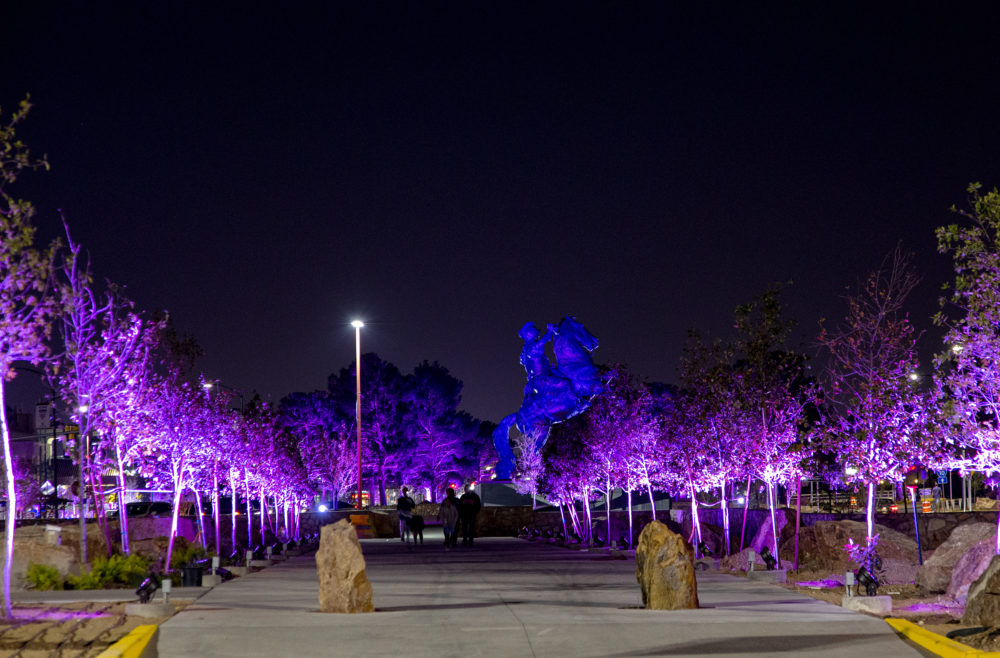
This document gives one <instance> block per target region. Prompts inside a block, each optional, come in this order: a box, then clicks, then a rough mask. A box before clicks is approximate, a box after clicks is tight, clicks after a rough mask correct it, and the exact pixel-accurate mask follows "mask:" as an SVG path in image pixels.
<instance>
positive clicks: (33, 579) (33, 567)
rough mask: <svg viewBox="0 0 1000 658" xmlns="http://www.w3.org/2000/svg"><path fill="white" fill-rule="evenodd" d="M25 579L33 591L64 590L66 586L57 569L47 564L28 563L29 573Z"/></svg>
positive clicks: (25, 575)
mask: <svg viewBox="0 0 1000 658" xmlns="http://www.w3.org/2000/svg"><path fill="white" fill-rule="evenodd" d="M24 577H25V579H27V581H28V583H30V584H31V589H37V590H39V591H50V590H54V589H63V588H64V587H65V586H66V583H65V581H64V580H63V577H62V574H60V573H59V570H58V569H56V568H55V567H50V566H48V565H47V564H35V563H34V562H29V563H28V571H27V573H25V574H24Z"/></svg>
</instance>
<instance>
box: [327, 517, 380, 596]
mask: <svg viewBox="0 0 1000 658" xmlns="http://www.w3.org/2000/svg"><path fill="white" fill-rule="evenodd" d="M316 574H317V576H319V609H320V612H347V613H354V612H374V610H375V607H374V605H372V585H371V583H370V582H369V581H368V574H367V573H365V558H364V555H362V553H361V542H360V541H358V535H357V533H356V532H355V531H354V527H353V526H352V525H351V524H350V522H349V521H348V520H347V519H341V520H340V521H337V522H336V523H334V524H331V525H326V526H323V530H322V531H321V533H320V542H319V550H317V551H316Z"/></svg>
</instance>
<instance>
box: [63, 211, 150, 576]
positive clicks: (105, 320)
mask: <svg viewBox="0 0 1000 658" xmlns="http://www.w3.org/2000/svg"><path fill="white" fill-rule="evenodd" d="M65 228H66V238H67V241H68V244H69V251H68V253H67V255H66V258H65V259H64V262H63V265H62V267H61V268H60V269H61V272H62V275H63V279H64V285H63V289H64V291H65V293H64V297H65V300H66V301H65V311H64V312H63V314H62V318H61V322H60V323H59V325H60V339H61V343H62V353H61V354H60V355H59V359H58V362H57V367H56V369H57V373H58V375H57V376H58V380H59V387H60V390H61V392H62V395H63V399H64V400H65V402H66V404H67V406H68V407H69V408H70V409H72V410H73V418H74V420H76V422H77V424H78V425H79V427H80V432H79V436H80V439H79V445H78V446H77V465H78V467H79V474H80V483H81V489H80V490H81V501H82V502H83V503H84V505H86V502H85V499H84V495H83V492H84V491H85V490H86V488H87V487H85V486H84V484H85V483H89V485H90V487H89V488H90V491H91V500H92V501H93V504H94V511H95V517H96V519H97V522H98V524H99V525H100V527H101V530H102V532H103V533H104V535H105V540H106V541H105V543H106V545H107V547H108V551H109V553H110V551H111V548H112V546H113V544H112V541H111V533H110V529H109V526H108V521H107V514H105V511H104V509H103V506H104V496H103V495H102V494H103V491H102V489H101V480H102V478H101V473H102V472H103V471H104V469H105V467H106V466H107V465H109V464H112V463H114V464H115V465H116V466H118V467H119V472H121V469H120V467H121V464H120V463H117V462H119V461H120V460H119V459H117V450H115V451H111V450H106V449H104V448H106V447H107V446H105V445H104V443H105V442H103V441H101V442H98V443H99V444H100V445H99V446H97V447H98V448H99V449H98V450H96V451H94V450H89V449H88V448H90V447H92V446H91V445H90V439H91V438H93V439H94V440H96V439H97V438H98V434H97V433H96V431H97V430H98V429H99V428H104V429H105V430H106V431H105V432H103V433H102V434H101V435H100V436H102V437H103V438H111V440H112V441H114V440H115V437H114V436H111V437H109V436H108V434H109V433H111V434H114V433H115V426H114V423H113V419H112V418H110V417H109V414H110V413H112V411H120V410H121V407H120V404H118V401H120V400H121V399H122V398H128V397H131V396H132V394H133V393H134V391H133V390H131V389H133V388H134V386H135V385H136V378H143V377H144V374H143V372H144V371H145V370H146V369H147V368H148V364H147V363H146V361H147V358H148V355H149V350H150V349H151V347H153V346H154V345H155V343H156V338H157V335H158V333H159V331H160V330H161V328H162V327H161V325H160V323H148V322H146V321H145V320H144V319H143V318H142V317H141V316H140V315H139V314H138V313H136V312H135V310H134V305H133V304H132V302H131V301H129V300H128V299H126V298H124V297H123V296H122V295H121V294H120V291H119V290H118V288H117V287H115V286H113V285H110V284H109V285H108V287H107V288H108V289H107V291H106V292H105V293H104V294H103V295H99V294H98V293H95V292H94V287H93V284H92V277H91V274H90V268H89V264H88V262H87V260H86V258H85V257H84V255H83V254H82V253H81V252H82V249H81V247H80V245H79V244H78V243H76V242H74V241H73V238H72V236H71V235H70V233H69V227H68V226H67V227H65ZM115 447H117V443H116V444H115ZM123 493H124V491H120V492H119V499H120V496H121V495H122V494H123ZM84 509H85V508H84ZM120 516H121V515H120ZM122 523H123V525H124V526H125V527H126V528H127V520H125V521H122ZM80 528H81V529H80V532H81V537H83V539H82V540H81V541H80V560H81V561H82V562H86V560H87V542H86V536H87V530H86V514H83V513H81V515H80ZM123 541H124V542H125V543H124V545H123V546H124V548H125V549H126V551H127V541H128V540H127V536H126V537H125V538H124V539H123Z"/></svg>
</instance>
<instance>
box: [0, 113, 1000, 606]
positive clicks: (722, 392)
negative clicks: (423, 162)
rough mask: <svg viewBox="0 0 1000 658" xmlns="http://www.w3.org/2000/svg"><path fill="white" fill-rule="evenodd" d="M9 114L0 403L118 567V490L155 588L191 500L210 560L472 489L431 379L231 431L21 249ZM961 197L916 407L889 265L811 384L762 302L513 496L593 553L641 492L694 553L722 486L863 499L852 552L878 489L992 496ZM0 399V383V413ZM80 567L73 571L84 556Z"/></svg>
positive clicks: (159, 357) (393, 383)
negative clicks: (155, 506) (26, 390)
mask: <svg viewBox="0 0 1000 658" xmlns="http://www.w3.org/2000/svg"><path fill="white" fill-rule="evenodd" d="M29 109H30V104H29V103H28V102H27V101H25V102H24V103H22V105H21V106H20V107H19V109H18V111H17V112H15V113H14V114H13V115H12V116H11V117H10V118H9V119H8V120H6V122H5V123H3V125H2V129H0V147H2V148H0V167H2V179H0V195H2V196H0V199H2V208H0V211H2V212H0V218H2V225H0V231H2V233H3V244H2V250H0V310H2V313H3V315H2V322H0V373H3V374H4V375H5V377H4V378H3V381H7V380H10V379H12V378H13V377H14V376H15V375H16V374H17V370H16V369H15V364H16V363H18V362H29V363H32V364H35V365H37V366H41V367H43V368H44V369H45V371H46V372H47V373H48V379H49V381H50V382H51V383H52V385H53V387H54V389H55V390H56V391H57V393H58V395H59V397H60V401H61V406H62V408H63V410H64V411H65V413H66V414H67V415H68V416H69V417H70V418H71V419H72V420H73V421H74V422H75V423H76V424H78V425H79V427H80V434H79V436H80V437H83V438H82V439H80V440H79V441H77V442H75V443H74V444H71V445H67V446H66V449H67V450H68V452H69V454H71V455H72V456H73V458H74V460H75V462H76V464H77V468H78V471H79V475H80V482H81V489H82V491H84V495H83V496H82V498H84V499H85V500H87V501H89V505H90V507H91V508H92V509H93V510H94V513H95V517H96V518H97V520H98V523H99V524H100V527H101V530H102V532H103V533H104V534H105V535H106V540H107V541H106V544H107V546H108V550H109V551H113V550H116V548H120V550H121V551H123V552H124V553H128V552H129V551H130V546H129V538H128V522H127V518H126V517H125V515H124V514H122V515H121V516H122V519H121V522H120V524H119V525H118V526H117V530H115V531H113V526H112V525H111V524H109V523H108V521H107V516H108V515H107V512H108V511H109V510H108V509H107V507H108V505H109V500H110V497H112V496H114V497H115V500H116V501H122V500H123V499H124V494H125V492H126V491H127V490H128V489H129V488H130V483H129V482H128V481H126V475H127V474H129V473H134V474H135V477H136V478H137V479H138V480H140V481H141V482H142V483H143V484H144V486H145V487H146V488H160V489H165V490H168V491H169V492H170V495H171V498H172V501H173V507H172V515H173V523H172V528H171V533H170V540H169V543H168V547H167V550H166V559H165V562H164V564H166V565H169V564H170V563H171V552H172V551H173V541H174V536H175V534H176V527H177V522H178V515H179V511H180V504H179V503H180V501H181V499H182V496H184V495H185V493H187V492H191V493H193V494H194V501H195V504H196V507H197V510H198V513H197V518H198V520H199V522H200V523H202V532H201V533H200V537H201V541H202V543H203V546H204V548H205V549H206V550H209V549H211V550H215V551H216V552H219V553H221V552H222V551H223V550H224V549H223V546H224V544H225V543H226V541H228V544H229V546H230V548H235V547H236V546H237V545H238V544H243V545H244V546H253V545H254V544H255V543H256V541H255V535H256V537H258V538H259V540H261V541H262V540H263V537H264V536H265V533H267V532H270V533H272V534H273V535H287V536H295V535H296V533H297V524H296V519H297V515H298V514H299V512H300V511H301V510H302V509H303V507H304V506H307V505H310V504H311V503H312V501H313V500H314V499H315V498H316V497H317V496H319V497H321V498H322V499H324V500H327V499H333V500H338V499H340V498H342V497H343V496H344V494H345V493H347V492H350V491H353V490H355V489H357V488H359V485H360V486H361V487H365V488H367V489H368V491H369V492H370V496H371V497H372V501H373V502H375V501H377V502H378V503H381V504H385V503H387V502H389V495H388V491H389V490H390V489H392V488H396V487H399V486H401V485H402V484H404V483H405V484H410V485H413V486H417V487H420V488H421V489H423V490H425V491H426V492H427V493H428V495H429V497H430V499H431V500H435V499H436V498H437V497H438V496H440V495H441V494H442V493H443V491H444V490H445V489H446V488H447V487H448V486H454V485H456V484H458V483H461V482H462V481H467V480H471V479H478V478H480V477H482V474H483V473H484V472H488V471H489V466H490V464H491V462H492V461H495V456H494V454H493V452H492V447H491V445H490V439H489V436H490V424H489V423H484V422H483V421H480V420H478V419H475V418H473V417H471V416H470V415H469V414H467V413H465V412H463V411H462V410H461V409H460V404H461V391H462V382H460V381H459V380H457V379H456V378H455V377H453V376H452V375H451V374H450V373H449V371H448V370H447V368H445V367H444V366H442V365H441V364H438V363H436V362H434V363H431V362H427V361H425V362H423V363H420V364H418V365H417V366H416V367H415V368H414V369H413V370H412V372H410V373H405V374H404V372H402V371H401V370H400V369H399V368H398V367H397V366H395V365H393V364H391V363H388V362H387V361H385V360H383V359H381V358H379V357H378V356H377V355H375V354H365V355H363V356H362V357H361V359H360V363H355V364H352V365H349V366H348V367H346V368H343V369H341V370H340V371H339V372H337V373H334V374H332V375H331V376H330V378H329V382H328V387H327V389H326V390H324V391H315V392H311V393H293V394H291V395H289V396H287V397H285V398H284V399H283V400H282V401H281V402H280V404H278V405H276V406H271V405H269V404H265V403H263V402H262V401H260V400H258V399H254V400H251V401H250V403H249V404H240V405H239V408H238V409H237V408H234V407H236V405H235V398H234V396H235V395H237V394H236V393H233V392H226V391H225V390H223V388H222V387H221V386H218V385H217V382H215V381H213V380H212V378H211V377H209V376H207V375H204V374H202V373H200V372H199V370H198V368H197V359H198V357H199V354H200V350H199V348H198V346H197V343H196V342H195V341H194V340H193V339H192V338H190V337H184V336H179V335H178V334H177V333H176V332H175V331H174V330H173V329H172V328H171V323H170V321H169V317H168V316H167V315H166V314H165V313H162V312H160V313H147V312H144V311H142V310H140V309H137V308H136V306H135V304H134V303H133V302H131V301H130V300H129V299H128V298H127V297H126V296H125V295H124V293H123V291H122V289H121V288H120V287H118V286H116V285H113V284H110V283H108V284H106V285H97V284H95V282H94V276H93V274H92V270H91V266H90V263H89V260H88V259H87V257H86V251H85V249H84V248H83V247H82V246H81V245H79V244H78V243H76V242H75V241H74V240H73V238H72V235H71V231H70V228H69V225H68V223H66V222H64V228H65V240H64V241H56V242H53V243H52V244H50V245H47V246H44V247H40V246H38V245H36V244H35V242H36V241H35V227H34V223H33V222H34V219H35V218H34V215H35V213H34V210H33V208H32V206H31V204H30V203H28V202H27V201H24V200H21V199H18V198H17V197H15V196H13V190H12V186H13V184H14V183H16V182H17V180H18V178H19V177H20V176H21V175H22V174H25V173H27V172H31V171H32V170H37V169H44V168H46V167H47V163H46V161H45V159H44V158H36V157H34V156H32V154H31V153H30V151H29V150H28V148H27V146H26V145H24V144H23V143H21V142H20V141H19V140H18V139H17V137H16V129H17V127H18V125H19V123H20V122H21V121H22V120H23V119H24V118H25V116H26V115H27V113H28V111H29ZM970 194H971V208H970V210H968V211H962V212H961V213H960V214H959V222H960V223H957V224H955V225H951V226H946V227H942V228H941V229H940V230H939V233H938V239H939V245H940V249H941V251H942V252H944V253H948V254H950V255H951V256H952V257H953V259H954V262H955V272H956V276H955V280H954V282H953V283H952V284H951V291H952V293H951V298H950V301H948V302H947V303H945V304H944V306H943V308H942V312H941V314H940V315H939V316H938V317H937V319H936V321H937V322H938V323H940V324H941V325H943V326H944V327H946V331H947V336H946V343H945V344H944V345H943V346H942V348H941V355H940V357H939V358H938V359H937V361H936V362H935V373H934V377H933V383H934V385H933V386H930V387H928V386H925V385H922V383H921V381H922V380H921V379H920V378H919V377H916V376H915V374H916V372H917V353H916V339H917V337H918V335H919V331H918V330H917V329H916V328H915V327H913V326H912V325H911V323H910V320H909V318H908V317H907V315H906V313H905V302H906V298H907V295H908V294H909V293H910V292H911V290H912V289H913V285H914V282H915V280H916V279H915V277H916V275H915V273H914V272H913V271H912V267H911V265H910V259H909V257H908V256H907V254H905V253H904V252H902V251H901V250H896V251H895V252H893V253H892V254H890V255H889V256H888V257H887V258H886V260H885V261H884V262H883V263H882V264H881V265H880V266H879V267H878V268H876V269H875V271H874V272H872V273H871V274H870V275H869V276H867V277H866V278H865V279H863V281H862V283H861V284H860V285H859V286H858V287H857V288H856V289H854V290H853V291H852V292H851V293H850V295H849V296H848V297H847V299H846V310H845V312H844V314H843V316H842V319H841V320H840V321H837V322H830V323H824V324H823V326H822V328H821V330H820V331H819V333H818V336H817V343H818V344H819V346H820V347H821V348H822V353H823V354H824V355H825V357H824V358H825V362H826V363H825V365H824V367H817V368H816V369H813V368H812V367H811V366H810V361H809V359H808V358H807V355H806V354H805V353H804V351H803V350H802V349H798V348H795V347H794V346H792V345H790V340H789V337H790V333H791V327H792V323H791V322H790V320H789V319H788V318H786V317H785V316H784V314H783V312H782V303H781V293H782V287H781V286H775V287H773V288H771V289H769V290H767V291H765V292H764V293H763V294H761V295H760V296H759V297H757V298H755V299H753V300H750V301H749V302H748V303H746V304H744V305H741V306H739V307H738V308H737V309H736V310H735V313H734V316H733V327H734V330H733V332H732V335H727V336H718V337H710V336H704V335H700V334H698V333H695V332H692V334H691V340H690V342H689V345H688V348H687V349H686V350H685V353H684V355H683V358H682V360H681V381H680V384H679V385H678V386H668V385H664V384H653V383H640V382H638V381H636V378H635V377H634V376H633V375H632V374H631V373H630V371H629V369H628V368H627V367H626V366H624V365H619V364H611V365H607V366H605V367H604V368H603V369H602V382H603V387H604V388H603V392H601V393H599V394H597V395H596V396H594V398H593V399H592V400H591V401H590V408H589V410H588V411H586V412H585V413H582V414H580V415H578V416H576V417H574V418H572V419H571V420H569V421H567V422H565V423H562V424H558V425H556V426H554V428H553V429H552V431H551V435H550V436H548V437H547V442H545V445H544V448H542V447H541V443H542V441H541V439H542V438H543V437H538V436H529V437H522V438H521V439H520V440H519V441H518V450H517V453H518V455H517V456H518V466H519V468H518V472H517V473H516V475H515V481H516V483H517V485H518V486H519V487H520V488H521V489H522V490H524V491H526V492H531V493H535V494H543V495H544V496H546V497H547V498H548V500H549V501H551V502H552V503H554V504H556V505H558V507H559V510H560V512H561V513H562V514H563V519H564V521H563V523H564V527H565V529H566V532H567V534H576V535H578V536H579V537H581V538H583V539H585V540H587V539H590V538H591V537H592V535H593V533H594V523H593V520H592V519H591V518H590V511H591V505H590V503H591V501H593V500H595V499H596V498H598V497H599V496H601V495H602V494H603V496H604V497H605V499H609V498H610V494H611V492H612V490H614V489H621V490H622V491H624V492H625V494H626V496H627V497H628V499H629V501H630V504H629V509H630V510H631V500H632V499H633V497H643V496H644V497H648V498H649V499H650V500H651V501H652V499H653V498H654V491H666V492H669V493H671V494H672V495H675V496H678V497H683V498H687V499H690V501H691V505H692V511H693V518H694V524H695V532H696V534H697V540H698V541H699V542H700V539H701V537H700V525H699V523H698V505H699V496H700V495H705V493H706V492H710V493H711V495H712V497H713V498H715V499H716V500H717V501H718V502H719V504H720V506H721V507H722V509H723V510H726V509H727V508H728V506H729V505H730V502H731V500H732V497H733V492H734V491H735V489H736V487H737V483H747V484H746V485H745V486H746V487H747V488H749V486H750V483H753V482H760V483H762V485H763V487H764V488H765V490H766V492H767V500H768V504H769V507H770V508H771V509H772V510H773V509H774V508H775V507H776V496H777V490H778V487H779V486H782V485H784V486H792V485H793V484H794V483H796V482H798V481H800V478H802V477H803V476H806V475H809V476H813V477H821V478H823V479H825V480H826V481H827V482H828V483H830V484H831V485H832V486H842V487H860V488H863V489H864V490H865V492H866V493H867V499H868V504H867V509H868V512H869V515H868V529H869V531H868V535H869V541H872V527H873V519H872V513H873V509H874V501H873V497H874V491H875V487H876V485H877V483H878V482H879V481H882V480H889V481H895V482H898V481H900V480H901V479H902V477H903V474H904V473H905V471H906V470H907V469H909V468H911V467H912V466H914V465H918V464H921V465H926V466H930V467H936V468H960V469H965V470H976V471H982V472H985V473H986V474H987V476H989V477H990V478H993V477H995V476H997V475H998V473H1000V462H998V461H997V448H998V446H1000V443H998V441H997V438H996V437H997V432H998V430H1000V409H998V407H997V403H996V400H997V396H996V391H995V388H994V387H995V381H997V374H996V372H995V371H994V370H993V368H994V363H995V361H996V355H997V352H998V350H1000V315H998V314H997V311H996V309H997V304H996V301H997V294H998V293H997V291H998V290H1000V278H998V277H1000V275H998V274H997V272H998V271H1000V267H998V262H1000V240H998V229H1000V193H998V192H997V191H995V190H994V191H992V192H988V193H985V194H983V193H981V191H980V189H979V188H978V187H977V186H973V187H972V188H970ZM358 368H360V369H361V371H362V373H363V374H364V376H363V378H362V380H363V389H362V391H361V400H362V405H361V417H360V418H358V417H357V414H356V411H355V403H356V392H355V390H354V381H355V376H356V374H357V369H358ZM3 392H4V391H3V383H2V381H0V398H2V397H3ZM359 423H360V425H361V442H362V445H361V446H360V449H361V451H362V452H363V454H364V463H363V468H362V477H363V478H364V479H365V480H366V481H364V482H361V483H359V482H358V481H357V480H358V468H357V452H356V451H357V450H358V448H359V446H357V444H356V442H357V440H358V439H357V427H358V424H359ZM0 430H2V440H3V444H4V467H5V474H6V477H5V482H6V486H5V497H6V501H7V506H8V510H11V511H12V513H11V514H9V516H10V517H14V516H16V515H17V514H18V513H21V512H23V511H24V510H25V509H26V508H27V507H28V506H29V505H30V504H31V503H32V502H33V501H32V497H31V489H32V485H31V483H30V482H29V480H30V478H29V477H28V476H27V475H26V474H25V473H24V472H23V471H24V468H25V467H24V465H19V464H17V463H16V462H15V461H14V460H13V457H12V451H11V445H10V437H9V428H8V423H7V420H6V418H5V416H4V415H2V414H0ZM109 468H110V469H112V470H113V471H114V472H115V473H116V474H117V478H118V481H117V483H116V484H115V485H113V486H112V485H108V484H107V483H106V482H105V481H104V478H103V474H104V473H105V472H106V471H107V470H108V469H109ZM220 496H229V497H231V498H232V499H233V501H234V504H233V505H232V513H233V514H234V515H235V514H236V511H237V503H238V502H239V501H242V504H243V505H244V506H245V508H250V502H251V501H253V503H254V504H256V505H257V506H259V508H260V511H261V513H260V524H259V525H258V526H257V527H256V528H255V527H253V524H247V537H246V538H245V543H244V538H243V537H239V538H238V537H237V536H236V523H233V524H232V531H231V533H232V534H231V536H229V537H227V538H222V537H220V536H219V530H218V529H219V527H220V523H219V518H218V515H219V514H220V505H219V497H220ZM206 500H210V501H212V503H213V504H212V513H213V514H214V515H215V517H216V518H215V523H214V524H213V527H214V528H215V532H214V537H209V536H208V533H206V532H205V529H204V518H205V514H203V513H202V509H201V505H202V502H203V501H206ZM578 503H583V504H582V505H578ZM654 509H655V506H654ZM728 517H729V515H728V514H724V515H723V519H724V520H725V522H726V524H727V525H726V527H725V528H724V531H725V533H726V540H727V541H726V542H725V543H726V545H727V546H728V545H729V544H730V542H729V541H728V540H729V534H730V531H731V529H730V528H729V527H728ZM772 524H774V519H773V515H772ZM85 528H86V526H83V529H84V532H85V531H86V530H85ZM14 534H15V523H12V522H11V523H7V524H6V537H5V538H6V542H5V546H6V555H7V559H6V562H5V577H4V589H5V605H4V609H5V612H6V613H7V614H8V615H9V614H10V611H11V610H10V597H9V587H10V569H11V562H12V560H11V554H12V550H13V541H14ZM631 536H632V535H631V533H629V536H628V539H629V541H631ZM773 536H774V537H775V541H777V536H778V533H777V532H776V531H775V532H774V533H773ZM224 540H226V541H224ZM998 542H1000V534H998ZM998 547H1000V544H998ZM81 550H82V551H83V552H84V553H83V554H82V555H81V560H83V561H85V560H86V559H87V556H86V554H85V551H86V542H82V543H81ZM773 551H774V553H775V554H776V553H777V551H778V547H777V545H775V546H774V547H773Z"/></svg>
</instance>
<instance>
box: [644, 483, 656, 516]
mask: <svg viewBox="0 0 1000 658" xmlns="http://www.w3.org/2000/svg"><path fill="white" fill-rule="evenodd" d="M646 492H647V493H648V494H649V511H650V512H651V513H652V514H653V520H654V521H655V520H656V499H655V498H653V485H652V484H651V483H650V482H649V480H648V479H647V480H646Z"/></svg>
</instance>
